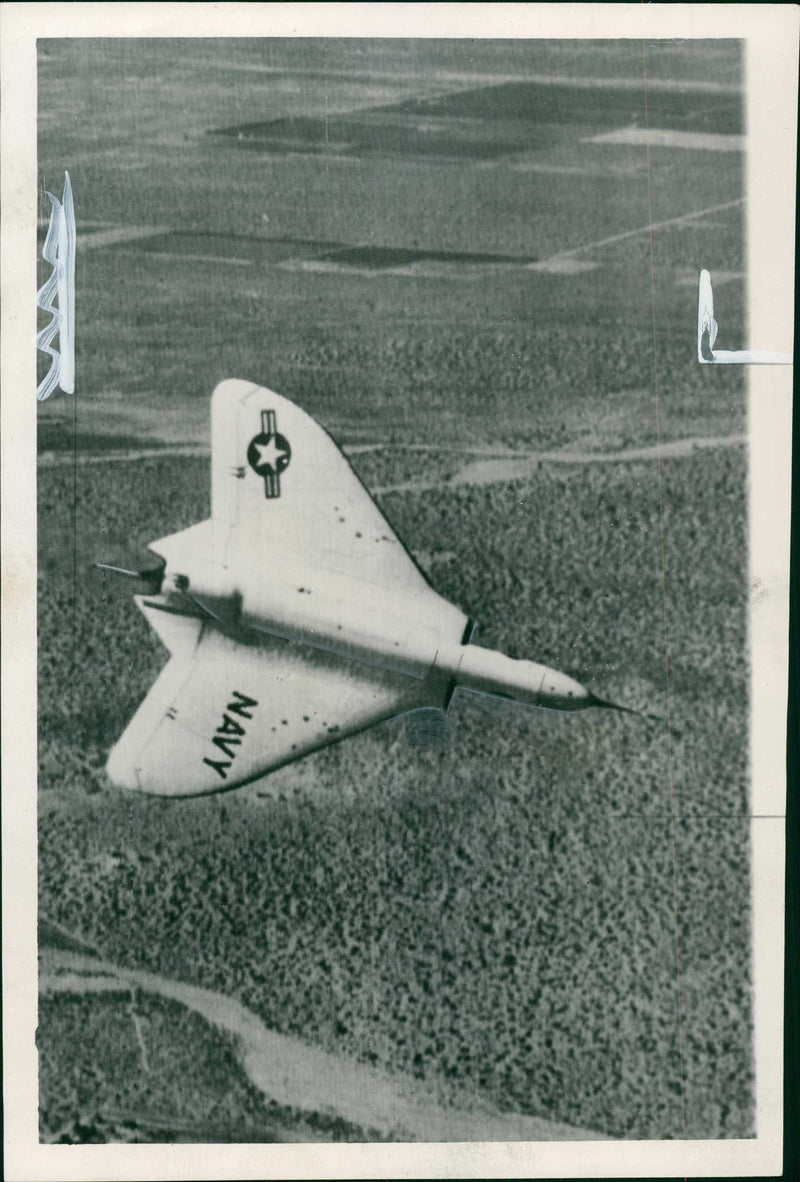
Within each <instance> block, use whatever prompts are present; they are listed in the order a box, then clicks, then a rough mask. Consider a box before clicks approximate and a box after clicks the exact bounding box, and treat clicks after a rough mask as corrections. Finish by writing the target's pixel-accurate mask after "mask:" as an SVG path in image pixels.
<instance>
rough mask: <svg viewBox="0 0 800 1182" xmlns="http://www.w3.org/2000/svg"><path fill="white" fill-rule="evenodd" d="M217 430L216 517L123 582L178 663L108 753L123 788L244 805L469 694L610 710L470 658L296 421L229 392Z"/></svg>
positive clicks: (552, 674)
mask: <svg viewBox="0 0 800 1182" xmlns="http://www.w3.org/2000/svg"><path fill="white" fill-rule="evenodd" d="M211 417H212V466H211V474H212V479H211V517H210V518H209V519H208V520H207V521H202V522H200V524H198V525H194V526H192V527H191V528H190V529H186V530H183V531H182V532H180V533H177V534H172V535H171V536H169V537H166V538H162V539H161V540H160V541H156V542H153V543H152V545H151V546H150V549H151V550H152V551H154V553H155V554H157V555H158V556H159V557H160V558H161V560H162V563H161V565H160V566H159V567H158V568H157V569H155V570H150V571H143V572H134V571H120V573H122V574H127V575H130V576H132V577H134V578H137V579H141V580H143V581H144V582H145V584H146V585H147V586H148V589H149V593H148V594H144V595H137V596H136V597H135V599H136V603H137V604H138V606H139V607H140V609H141V610H142V612H143V613H144V615H145V616H146V617H147V620H148V622H149V623H150V624H151V625H152V627H153V628H154V629H155V631H156V632H157V633H158V636H159V637H160V639H161V640H162V641H163V643H164V644H165V645H166V647H167V649H168V650H169V652H170V659H169V661H168V662H167V664H166V666H165V667H164V669H163V670H162V672H161V674H160V675H159V677H158V678H157V680H156V682H155V683H154V685H153V687H152V688H151V690H150V692H149V694H148V695H147V697H146V698H145V700H144V701H143V702H142V704H141V706H140V707H139V710H138V711H137V713H136V714H135V715H134V718H133V720H132V721H131V723H130V724H129V726H128V728H127V730H126V731H125V733H124V734H123V735H122V738H121V739H120V740H119V742H118V743H117V745H116V746H115V747H114V749H113V750H112V752H111V755H110V757H109V761H108V773H109V776H110V778H111V780H112V781H113V782H114V783H115V784H117V785H119V786H120V787H124V788H130V789H137V790H140V791H144V792H152V793H157V794H159V795H165V796H195V795H201V794H203V793H207V792H215V791H224V790H227V789H230V788H236V787H239V786H240V785H242V784H246V783H248V782H250V781H252V780H256V779H259V778H260V777H262V776H264V775H266V774H267V773H268V772H271V771H273V770H274V769H276V768H279V767H281V766H282V765H284V764H287V763H290V762H292V761H293V760H296V759H301V758H302V757H303V756H305V755H308V754H309V752H311V751H315V750H316V749H318V748H320V747H324V746H325V745H326V744H328V743H332V742H334V741H336V740H337V739H341V738H344V737H345V736H347V735H351V734H354V733H355V732H356V731H360V730H363V729H364V728H365V727H368V726H371V725H373V723H377V722H380V721H382V720H385V719H388V718H391V717H394V716H395V715H399V714H405V713H407V712H409V711H413V710H417V709H420V708H429V709H430V708H431V707H433V708H435V709H438V710H440V711H442V712H446V710H447V708H448V705H449V702H450V698H451V697H452V694H453V691H454V689H455V688H456V687H457V686H462V687H464V688H466V689H469V690H475V691H478V692H480V693H484V694H494V695H498V696H500V697H504V698H512V699H513V700H514V701H517V702H523V703H527V704H529V705H532V706H546V707H551V708H555V709H559V710H580V709H583V708H585V707H588V706H612V703H609V702H604V701H602V700H601V699H599V698H597V697H595V696H594V695H593V694H591V693H590V692H589V691H588V690H586V689H584V687H583V686H582V685H580V684H579V683H578V682H577V681H574V680H573V679H572V678H571V677H568V676H566V675H565V674H563V673H558V672H556V671H555V670H553V669H548V668H547V667H546V666H544V665H537V664H534V663H532V662H530V661H516V660H511V659H510V658H509V657H506V656H503V654H502V653H499V652H493V651H490V650H488V649H484V648H479V647H478V646H477V645H471V644H469V637H470V635H471V631H472V625H471V623H470V621H469V620H468V618H467V616H466V615H465V614H464V613H463V612H462V611H461V610H460V609H459V608H457V607H455V606H454V605H453V604H451V603H448V602H447V601H446V600H444V599H442V597H441V596H439V595H437V594H436V592H435V591H434V590H433V589H432V588H431V587H430V586H429V584H428V583H427V581H426V579H425V578H424V576H423V575H422V573H421V572H420V571H419V569H418V568H417V566H416V565H415V564H414V562H413V560H412V559H411V557H410V555H409V554H408V552H407V551H406V550H405V549H404V547H403V545H402V544H401V542H400V541H399V539H398V538H397V536H396V535H395V533H394V532H393V530H392V528H391V527H390V526H389V525H388V524H387V522H386V520H385V519H384V517H383V515H382V514H381V512H380V510H379V509H378V507H377V506H376V505H375V503H374V501H373V500H372V498H371V497H370V495H369V493H368V492H367V490H366V489H365V488H364V486H363V485H362V484H361V482H360V481H359V479H358V477H357V476H356V475H355V473H354V472H353V470H352V469H351V467H350V465H349V464H348V462H347V460H346V459H345V457H344V455H343V454H342V453H341V451H340V450H339V448H338V447H337V446H336V444H335V443H334V441H333V440H332V439H331V438H330V436H329V435H328V434H327V433H326V432H325V431H324V430H323V429H322V427H320V426H319V424H318V423H316V422H315V421H314V420H313V419H312V418H311V417H310V416H309V415H307V414H306V413H305V412H304V411H302V410H301V409H300V407H299V406H295V405H294V404H293V403H292V402H290V401H289V400H288V399H286V398H282V397H281V396H280V395H278V394H274V393H273V392H272V391H271V390H267V389H265V388H263V387H260V386H256V385H252V384H250V383H248V382H243V381H235V380H231V381H225V382H222V383H221V385H219V386H218V387H217V389H216V390H215V392H214V395H213V399H212V412H211ZM99 565H104V564H99ZM104 569H109V570H118V571H119V569H120V568H116V567H105V566H104ZM613 708H614V709H620V710H628V708H627V707H624V706H615V707H613ZM634 713H636V712H635V711H634Z"/></svg>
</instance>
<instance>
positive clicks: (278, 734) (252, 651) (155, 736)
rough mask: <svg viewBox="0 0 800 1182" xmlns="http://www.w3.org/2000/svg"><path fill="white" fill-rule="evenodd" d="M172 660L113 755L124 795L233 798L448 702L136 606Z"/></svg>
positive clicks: (395, 679)
mask: <svg viewBox="0 0 800 1182" xmlns="http://www.w3.org/2000/svg"><path fill="white" fill-rule="evenodd" d="M136 602H137V603H138V605H139V607H140V608H141V610H142V611H143V612H144V614H145V616H146V617H147V618H148V620H149V621H150V622H151V624H152V625H153V626H154V628H156V629H157V631H158V632H159V634H160V636H161V638H162V640H164V641H165V642H166V643H168V644H169V645H170V647H171V648H172V650H173V652H172V656H171V658H170V660H169V661H168V663H167V665H166V666H165V667H164V669H163V670H162V672H161V674H160V675H159V677H158V678H157V680H156V681H155V683H154V684H153V686H152V688H151V690H150V692H149V694H148V695H147V697H146V698H145V699H144V701H143V702H142V704H141V706H140V707H139V709H138V711H137V712H136V714H135V715H134V717H133V719H132V721H131V723H130V725H129V726H128V728H127V730H126V731H125V733H124V734H123V736H122V738H121V739H120V741H119V742H118V743H117V745H116V747H115V748H114V749H113V751H112V752H111V756H110V758H109V763H108V770H109V775H110V777H111V779H112V780H113V781H114V782H115V783H116V784H118V785H119V786H120V787H124V788H130V789H135V790H138V791H143V792H151V793H157V794H159V795H166V796H196V795H202V794H204V793H209V792H220V791H225V790H227V789H230V788H237V787H239V786H240V785H242V784H246V783H248V782H249V781H251V780H255V779H258V778H259V777H261V776H263V775H266V774H267V773H268V772H271V771H274V770H275V769H276V768H279V767H281V766H282V765H283V764H285V763H289V762H291V761H292V760H295V759H300V758H301V757H302V756H304V755H308V754H309V753H310V752H312V751H315V750H317V749H318V748H320V747H324V746H326V745H327V744H328V743H333V742H335V741H336V740H337V739H341V738H344V737H345V736H347V735H352V734H355V733H356V732H357V731H360V730H363V729H364V728H365V727H368V726H371V725H372V724H373V723H376V722H380V721H382V720H383V719H386V718H391V717H393V716H394V715H396V714H402V713H405V712H406V711H408V710H412V709H414V708H416V707H418V706H420V705H432V704H435V703H436V702H437V700H438V701H441V689H440V687H437V686H433V685H431V684H430V683H428V682H419V681H416V680H414V679H412V678H407V677H403V676H402V675H400V674H396V673H392V672H390V671H388V670H383V669H379V668H369V667H367V666H365V665H362V664H357V663H349V662H342V661H341V660H339V659H338V658H336V657H335V656H331V655H329V654H326V653H324V652H321V651H319V650H315V649H312V648H309V647H307V646H305V645H300V644H294V643H292V642H289V641H283V640H280V639H278V638H276V637H264V638H259V640H258V642H257V643H255V644H246V645H245V644H240V643H237V642H236V641H234V640H232V639H231V638H230V637H229V636H226V635H224V634H223V633H222V632H220V631H218V630H217V629H216V628H215V627H213V626H212V625H210V624H209V623H207V622H205V621H203V620H201V619H199V618H194V617H182V616H177V615H173V614H171V613H170V612H169V611H165V610H164V605H163V604H162V603H159V602H158V601H157V600H153V599H145V598H144V597H141V596H137V597H136Z"/></svg>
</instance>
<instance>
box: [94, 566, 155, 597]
mask: <svg viewBox="0 0 800 1182" xmlns="http://www.w3.org/2000/svg"><path fill="white" fill-rule="evenodd" d="M95 566H96V567H97V568H98V569H99V570H108V571H111V573H112V574H115V575H121V576H122V577H123V578H124V579H135V580H136V581H137V582H140V583H144V584H145V587H146V591H147V594H148V595H158V593H159V591H160V590H161V584H162V582H163V581H164V564H163V563H162V564H161V565H160V566H156V567H151V568H150V569H149V570H128V569H127V568H126V567H124V566H111V565H109V563H107V562H96V563H95Z"/></svg>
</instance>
